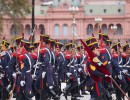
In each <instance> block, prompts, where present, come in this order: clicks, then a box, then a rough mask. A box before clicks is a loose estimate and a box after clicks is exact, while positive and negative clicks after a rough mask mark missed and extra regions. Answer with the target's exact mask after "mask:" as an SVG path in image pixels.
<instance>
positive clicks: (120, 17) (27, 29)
mask: <svg viewBox="0 0 130 100" xmlns="http://www.w3.org/2000/svg"><path fill="white" fill-rule="evenodd" d="M43 1H44V0H36V1H35V3H36V6H35V12H36V13H35V24H36V30H35V36H36V40H39V34H40V33H41V32H42V34H49V35H50V36H51V37H52V38H54V39H63V40H65V39H76V37H74V36H73V33H72V32H73V28H74V31H75V32H76V33H77V34H78V35H79V36H80V37H81V38H82V39H87V38H88V37H90V36H91V34H92V33H93V34H94V35H95V36H96V37H98V31H99V25H100V28H101V30H102V32H103V33H105V34H109V36H110V38H111V39H113V40H117V39H122V40H126V39H127V40H130V0H121V1H119V0H54V1H53V3H52V2H50V4H49V5H47V4H45V2H43ZM72 5H73V6H77V7H78V8H79V10H78V11H76V13H75V19H76V22H75V25H74V26H73V21H72V19H73V16H72V14H71V12H70V11H69V8H70V7H71V6H72ZM99 17H100V18H102V21H101V22H100V23H99V22H97V21H95V18H99ZM113 25H114V26H115V25H116V26H117V29H116V30H112V29H111V26H113ZM15 27H16V26H15V24H13V23H12V22H11V19H9V18H6V17H5V19H4V25H3V29H4V31H3V34H6V37H7V39H11V38H13V37H15V36H16V35H17V36H18V35H20V33H22V32H24V34H25V36H26V38H28V37H29V35H30V34H31V16H27V17H26V19H24V20H22V22H21V28H20V29H16V28H15Z"/></svg>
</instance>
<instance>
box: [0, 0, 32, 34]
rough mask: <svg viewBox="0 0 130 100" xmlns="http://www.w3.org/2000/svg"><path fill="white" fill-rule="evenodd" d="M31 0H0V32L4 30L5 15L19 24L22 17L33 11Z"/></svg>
mask: <svg viewBox="0 0 130 100" xmlns="http://www.w3.org/2000/svg"><path fill="white" fill-rule="evenodd" d="M29 1H30V0H0V33H1V32H2V31H3V27H2V26H3V25H2V24H3V20H4V16H8V17H10V18H11V19H12V21H13V23H15V24H16V25H18V24H19V23H20V19H24V18H25V16H27V15H29V14H30V13H31V9H30V7H31V5H30V3H29Z"/></svg>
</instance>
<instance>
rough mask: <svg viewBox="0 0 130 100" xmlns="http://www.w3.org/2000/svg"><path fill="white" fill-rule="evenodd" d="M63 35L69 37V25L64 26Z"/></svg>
mask: <svg viewBox="0 0 130 100" xmlns="http://www.w3.org/2000/svg"><path fill="white" fill-rule="evenodd" d="M63 35H64V36H67V35H68V25H67V24H64V25H63Z"/></svg>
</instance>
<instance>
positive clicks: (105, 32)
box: [102, 24, 108, 34]
mask: <svg viewBox="0 0 130 100" xmlns="http://www.w3.org/2000/svg"><path fill="white" fill-rule="evenodd" d="M102 32H103V33H104V34H107V33H108V29H107V25H106V24H103V25H102Z"/></svg>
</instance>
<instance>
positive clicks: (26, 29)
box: [25, 25, 31, 35]
mask: <svg viewBox="0 0 130 100" xmlns="http://www.w3.org/2000/svg"><path fill="white" fill-rule="evenodd" d="M25 33H26V34H28V35H30V34H31V28H30V25H26V26H25Z"/></svg>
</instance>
